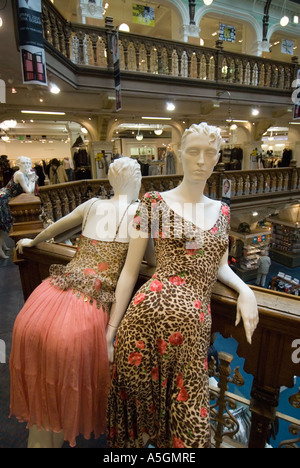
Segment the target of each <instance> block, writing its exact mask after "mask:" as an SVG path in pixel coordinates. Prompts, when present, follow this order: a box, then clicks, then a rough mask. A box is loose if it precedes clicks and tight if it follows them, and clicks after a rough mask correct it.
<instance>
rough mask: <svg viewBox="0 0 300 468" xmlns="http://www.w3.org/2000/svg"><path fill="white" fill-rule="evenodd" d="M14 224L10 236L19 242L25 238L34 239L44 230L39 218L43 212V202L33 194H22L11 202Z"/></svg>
mask: <svg viewBox="0 0 300 468" xmlns="http://www.w3.org/2000/svg"><path fill="white" fill-rule="evenodd" d="M9 207H10V211H11V215H12V217H13V219H14V224H13V226H12V228H11V231H10V233H9V236H10V237H11V238H12V239H13V240H14V241H15V242H17V241H18V240H20V239H22V238H23V237H28V238H29V239H32V238H34V237H35V236H36V235H37V234H38V233H39V232H41V231H42V230H43V222H42V221H41V220H40V218H39V216H40V214H41V212H42V209H41V200H40V198H39V197H36V196H35V195H33V194H31V193H21V195H19V196H17V197H15V198H12V199H11V200H10V202H9Z"/></svg>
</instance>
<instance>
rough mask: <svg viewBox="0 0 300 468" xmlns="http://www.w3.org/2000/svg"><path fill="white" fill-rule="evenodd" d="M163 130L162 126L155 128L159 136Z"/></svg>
mask: <svg viewBox="0 0 300 468" xmlns="http://www.w3.org/2000/svg"><path fill="white" fill-rule="evenodd" d="M162 132H163V129H162V128H161V127H159V126H158V127H157V128H156V129H155V130H154V133H155V135H157V136H159V135H161V134H162Z"/></svg>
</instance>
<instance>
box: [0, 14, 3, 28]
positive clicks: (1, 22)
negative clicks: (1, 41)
mask: <svg viewBox="0 0 300 468" xmlns="http://www.w3.org/2000/svg"><path fill="white" fill-rule="evenodd" d="M2 26H3V19H2V18H1V16H0V28H1V27H2Z"/></svg>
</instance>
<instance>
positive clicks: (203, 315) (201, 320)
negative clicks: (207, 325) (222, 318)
mask: <svg viewBox="0 0 300 468" xmlns="http://www.w3.org/2000/svg"><path fill="white" fill-rule="evenodd" d="M199 317H200V322H201V323H203V322H204V320H205V314H204V313H203V312H201V313H200V316H199Z"/></svg>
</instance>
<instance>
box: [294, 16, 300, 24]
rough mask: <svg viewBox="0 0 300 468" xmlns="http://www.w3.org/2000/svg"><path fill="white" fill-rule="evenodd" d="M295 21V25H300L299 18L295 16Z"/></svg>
mask: <svg viewBox="0 0 300 468" xmlns="http://www.w3.org/2000/svg"><path fill="white" fill-rule="evenodd" d="M293 21H294V23H295V24H298V23H299V16H297V15H294V19H293Z"/></svg>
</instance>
